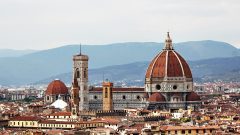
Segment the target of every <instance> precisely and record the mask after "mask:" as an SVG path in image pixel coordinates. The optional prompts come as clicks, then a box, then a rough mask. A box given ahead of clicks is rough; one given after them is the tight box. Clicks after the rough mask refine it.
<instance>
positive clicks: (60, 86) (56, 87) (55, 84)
mask: <svg viewBox="0 0 240 135" xmlns="http://www.w3.org/2000/svg"><path fill="white" fill-rule="evenodd" d="M45 94H46V95H59V94H60V95H65V94H68V88H67V87H66V85H65V84H64V83H63V82H62V81H60V80H54V81H52V82H51V83H50V84H49V85H48V87H47V90H46V93H45Z"/></svg>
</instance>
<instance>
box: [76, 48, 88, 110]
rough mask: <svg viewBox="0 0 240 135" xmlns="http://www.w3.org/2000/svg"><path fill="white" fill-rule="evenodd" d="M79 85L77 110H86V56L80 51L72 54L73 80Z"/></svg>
mask: <svg viewBox="0 0 240 135" xmlns="http://www.w3.org/2000/svg"><path fill="white" fill-rule="evenodd" d="M75 75H76V80H77V82H78V86H79V110H88V108H89V105H88V104H89V103H88V56H87V55H83V54H82V53H81V50H80V53H79V54H78V55H74V56H73V80H74V78H75V77H74V76H75Z"/></svg>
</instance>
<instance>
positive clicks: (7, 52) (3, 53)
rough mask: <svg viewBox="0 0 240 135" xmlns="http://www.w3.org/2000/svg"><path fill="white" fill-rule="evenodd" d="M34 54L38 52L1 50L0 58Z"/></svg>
mask: <svg viewBox="0 0 240 135" xmlns="http://www.w3.org/2000/svg"><path fill="white" fill-rule="evenodd" d="M34 52H36V50H13V49H0V57H19V56H23V55H26V54H30V53H34Z"/></svg>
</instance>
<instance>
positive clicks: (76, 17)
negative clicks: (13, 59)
mask: <svg viewBox="0 0 240 135" xmlns="http://www.w3.org/2000/svg"><path fill="white" fill-rule="evenodd" d="M0 9H1V12H0V19H1V22H0V29H1V31H0V36H1V37H2V38H1V40H0V48H15V49H27V48H28V49H45V48H52V47H57V46H61V45H65V44H73V43H79V42H82V43H84V44H106V43H114V42H125V41H140V42H141V41H154V42H162V41H164V38H165V33H166V31H168V30H169V31H171V33H172V35H173V38H174V41H175V42H181V41H189V40H204V39H212V40H219V41H225V42H229V43H232V44H234V45H235V46H238V47H240V44H239V43H240V40H239V38H238V36H237V35H239V34H240V30H239V26H238V25H239V23H240V18H239V17H238V13H240V1H239V0H228V1H226V0H211V1H209V0H201V1H199V0H181V1H179V0H168V1H163V0H151V1H149V0H119V1H111V0H101V1H99V0H90V1H84V0H50V1H49V0H41V1H33V0H22V1H19V0H7V1H1V2H0Z"/></svg>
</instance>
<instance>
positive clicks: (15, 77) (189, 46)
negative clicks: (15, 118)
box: [0, 40, 239, 85]
mask: <svg viewBox="0 0 240 135" xmlns="http://www.w3.org/2000/svg"><path fill="white" fill-rule="evenodd" d="M162 48H163V43H155V42H144V43H141V42H128V43H114V44H109V45H83V46H82V53H83V54H87V55H88V56H89V68H90V69H96V68H101V67H106V66H111V65H123V64H127V63H132V62H137V61H150V60H152V59H153V58H154V56H155V55H156V54H158V53H159V52H160V51H161V50H162ZM174 48H175V50H176V51H177V52H179V53H180V54H181V55H182V56H183V57H184V58H185V59H186V60H191V61H195V60H201V59H209V58H218V57H232V56H239V49H237V48H235V47H233V46H232V45H230V44H228V43H225V42H216V41H209V40H206V41H191V42H182V43H175V44H174ZM78 53H79V45H67V46H62V47H57V48H52V49H48V50H41V51H37V52H34V53H30V54H26V55H23V56H19V57H9V58H0V66H1V68H0V74H1V76H0V85H22V84H29V83H34V82H36V81H38V80H42V79H44V78H47V77H50V76H55V75H58V74H61V73H66V72H69V71H71V70H72V56H73V55H74V54H78Z"/></svg>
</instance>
